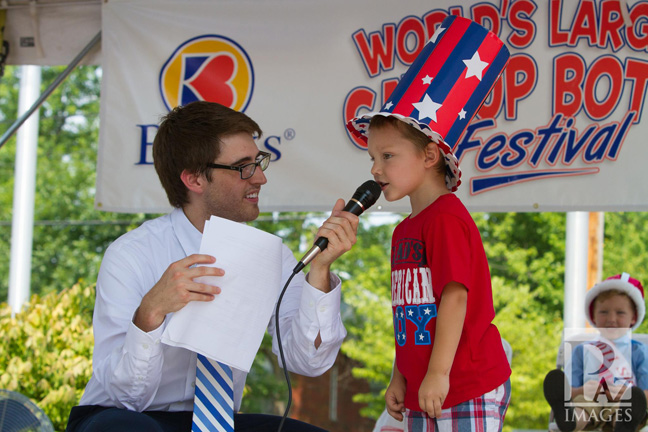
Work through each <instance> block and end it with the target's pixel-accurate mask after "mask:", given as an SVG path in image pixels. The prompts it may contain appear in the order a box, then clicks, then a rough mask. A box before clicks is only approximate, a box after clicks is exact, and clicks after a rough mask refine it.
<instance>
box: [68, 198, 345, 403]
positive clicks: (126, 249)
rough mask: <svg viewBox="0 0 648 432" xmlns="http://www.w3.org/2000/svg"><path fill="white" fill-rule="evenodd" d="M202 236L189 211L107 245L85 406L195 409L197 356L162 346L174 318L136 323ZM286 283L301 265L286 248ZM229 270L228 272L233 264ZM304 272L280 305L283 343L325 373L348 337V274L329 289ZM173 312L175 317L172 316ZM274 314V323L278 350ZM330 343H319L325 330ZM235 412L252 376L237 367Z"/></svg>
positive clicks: (307, 366) (301, 366) (294, 360)
mask: <svg viewBox="0 0 648 432" xmlns="http://www.w3.org/2000/svg"><path fill="white" fill-rule="evenodd" d="M201 238H202V234H201V233H200V231H198V230H197V229H196V228H195V227H194V226H193V225H192V224H191V222H190V221H189V220H188V219H187V217H186V216H185V214H184V212H183V211H182V210H181V209H175V210H174V211H173V212H171V213H170V214H168V215H165V216H162V217H160V218H157V219H155V220H152V221H148V222H146V223H144V224H142V225H141V226H140V227H138V228H137V229H134V230H133V231H130V232H129V233H127V234H124V235H123V236H121V237H120V238H118V239H117V240H116V241H115V242H114V243H113V244H111V245H110V247H109V248H108V249H107V250H106V254H105V255H104V259H103V261H102V263H101V269H100V270H99V276H98V277H97V297H96V301H95V310H94V318H93V320H94V322H93V326H94V337H95V346H94V353H93V373H92V378H90V381H89V382H88V385H87V386H86V389H85V392H84V394H83V397H82V398H81V401H80V402H79V405H101V406H111V407H118V408H126V409H129V410H134V411H145V410H153V411H192V410H193V400H194V386H195V368H196V354H195V353H194V352H192V351H188V350H186V349H183V348H177V347H172V346H169V345H165V344H162V343H160V337H161V335H162V333H163V331H164V328H165V326H166V323H167V322H168V319H167V320H165V322H164V323H163V324H162V325H161V326H160V327H159V328H157V329H155V330H153V331H151V332H149V333H145V332H143V331H142V330H140V329H139V328H138V327H136V326H135V325H134V324H133V321H132V319H133V316H134V313H135V311H136V309H137V308H138V307H139V305H140V303H141V301H142V298H143V297H144V295H145V294H146V293H147V292H148V291H149V290H150V289H151V288H152V287H153V285H155V284H156V283H157V282H158V281H159V280H160V277H161V276H162V274H163V273H164V272H165V271H166V269H167V267H168V266H169V265H170V264H171V263H173V262H175V261H178V260H180V259H182V258H185V257H187V256H189V255H191V254H194V253H198V251H199V248H200V241H201ZM283 248H284V250H283V269H282V272H283V274H282V282H281V284H282V287H283V285H284V284H285V283H286V281H287V280H288V278H289V277H290V275H291V274H292V270H293V268H294V267H295V265H296V264H297V260H296V259H295V258H294V256H293V254H292V253H291V251H290V250H289V249H288V248H287V247H286V246H283ZM225 271H227V269H225ZM305 279H306V278H305V276H304V274H303V273H301V272H300V273H299V274H297V275H296V276H295V277H294V278H293V280H292V282H291V284H290V286H289V288H288V290H287V292H286V294H285V295H284V297H283V299H282V302H281V307H280V325H281V341H282V344H283V348H284V355H285V357H286V362H287V364H288V369H289V370H290V371H292V372H295V373H298V374H301V375H306V376H317V375H321V374H322V373H324V372H325V371H326V370H328V369H329V368H330V367H331V366H332V365H333V363H334V362H335V358H336V356H337V353H338V351H339V349H340V346H341V345H342V341H343V339H344V337H345V336H346V330H345V329H344V325H343V324H342V320H341V318H340V293H341V288H340V279H339V278H338V277H337V276H335V275H333V274H331V288H332V290H331V291H330V292H328V293H323V292H322V291H319V290H318V289H316V288H314V287H312V286H311V285H310V284H309V283H308V282H306V280H305ZM169 316H170V314H169V315H167V318H168V317H169ZM274 323H275V317H274V313H273V315H272V317H271V319H270V322H269V325H268V331H269V333H270V334H271V335H272V338H273V339H272V340H273V342H272V349H273V352H274V353H275V354H276V355H278V352H279V351H278V345H277V340H276V334H275V325H274ZM318 333H319V334H320V335H321V338H322V343H321V345H320V346H319V348H317V349H316V348H315V346H314V341H315V338H316V337H317V334H318ZM233 375H234V409H235V410H238V409H239V408H240V406H241V398H242V396H243V388H244V386H245V379H246V376H247V374H246V373H245V372H243V371H240V370H237V369H233Z"/></svg>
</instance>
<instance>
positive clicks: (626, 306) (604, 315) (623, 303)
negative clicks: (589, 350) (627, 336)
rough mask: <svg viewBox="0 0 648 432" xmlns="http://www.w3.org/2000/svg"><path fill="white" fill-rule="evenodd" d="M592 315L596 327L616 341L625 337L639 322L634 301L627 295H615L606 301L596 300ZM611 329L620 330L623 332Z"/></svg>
mask: <svg viewBox="0 0 648 432" xmlns="http://www.w3.org/2000/svg"><path fill="white" fill-rule="evenodd" d="M592 315H593V317H592V318H593V321H594V324H595V325H596V327H597V328H598V329H599V330H601V333H603V335H604V336H605V337H607V338H609V339H616V338H618V337H620V336H623V334H624V333H625V332H626V331H627V329H629V328H630V327H632V326H633V325H635V323H636V322H637V316H636V313H635V310H634V305H633V303H632V300H630V298H629V297H628V296H625V295H613V296H611V297H608V298H606V299H604V300H601V299H598V298H597V299H595V300H594V312H593V314H592ZM605 329H608V330H605ZM609 329H619V330H622V331H618V330H617V331H613V330H609ZM606 333H607V334H606Z"/></svg>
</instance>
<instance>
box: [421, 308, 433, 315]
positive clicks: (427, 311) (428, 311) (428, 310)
mask: <svg viewBox="0 0 648 432" xmlns="http://www.w3.org/2000/svg"><path fill="white" fill-rule="evenodd" d="M423 310H424V311H425V315H430V312H432V309H430V308H425V309H423Z"/></svg>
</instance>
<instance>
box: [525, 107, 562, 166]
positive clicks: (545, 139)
mask: <svg viewBox="0 0 648 432" xmlns="http://www.w3.org/2000/svg"><path fill="white" fill-rule="evenodd" d="M562 118H563V116H562V114H558V115H556V116H555V117H554V118H553V119H552V120H551V124H550V125H549V126H547V127H546V128H543V129H538V135H539V136H541V137H542V138H541V139H540V142H539V143H538V145H537V146H536V148H535V151H534V152H533V155H532V156H531V159H530V160H529V163H530V164H531V165H532V166H533V167H537V166H538V163H539V162H540V158H541V157H542V153H543V152H544V150H545V147H547V144H549V141H551V138H552V137H553V136H554V135H556V134H559V133H560V132H562V128H561V127H559V126H558V124H559V123H560V121H561V120H562Z"/></svg>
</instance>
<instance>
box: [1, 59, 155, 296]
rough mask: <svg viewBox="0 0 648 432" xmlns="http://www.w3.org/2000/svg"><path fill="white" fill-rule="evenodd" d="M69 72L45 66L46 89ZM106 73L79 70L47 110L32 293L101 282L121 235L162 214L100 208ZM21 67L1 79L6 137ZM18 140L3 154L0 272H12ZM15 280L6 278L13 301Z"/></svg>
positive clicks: (36, 210)
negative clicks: (105, 260) (104, 260)
mask: <svg viewBox="0 0 648 432" xmlns="http://www.w3.org/2000/svg"><path fill="white" fill-rule="evenodd" d="M62 71H63V68H62V67H53V68H43V69H42V86H41V89H42V90H44V89H45V88H46V87H47V86H48V85H49V84H50V83H51V82H52V81H53V80H54V79H55V78H56V77H57V76H58V75H59V74H60V73H61V72H62ZM100 72H101V71H100V69H98V68H96V67H92V66H82V67H78V68H76V69H75V70H74V72H72V74H71V75H70V76H69V77H68V79H67V80H65V81H64V82H63V83H62V84H61V85H60V86H59V87H58V88H57V89H56V90H55V91H54V92H53V93H52V95H51V96H50V97H49V98H48V99H47V101H46V102H45V103H44V104H43V106H42V107H41V108H40V121H39V128H40V130H39V139H38V150H37V152H38V153H37V157H38V161H37V176H36V195H35V208H34V220H35V227H34V242H33V254H32V276H31V289H32V292H34V293H36V294H45V293H48V292H52V291H60V290H61V289H63V288H65V287H70V286H72V285H73V284H75V283H77V282H78V281H79V280H85V281H88V282H93V281H95V280H96V277H97V273H98V271H99V264H100V262H101V257H102V256H103V252H104V251H105V249H106V248H107V247H108V245H109V244H110V243H111V242H112V241H113V240H114V239H116V238H117V237H119V236H120V235H121V234H123V233H125V232H126V231H128V230H129V229H132V228H134V227H135V226H137V225H138V224H140V223H141V222H143V221H144V220H146V219H149V218H151V217H153V216H154V215H142V214H135V215H124V214H116V213H108V212H101V211H98V210H95V209H94V191H95V179H96V162H97V143H98V132H99V86H100V78H101V73H100ZM19 79H20V68H18V67H11V66H9V67H7V68H6V69H5V75H4V76H3V78H2V81H0V133H4V131H5V130H6V129H8V128H9V127H10V126H11V124H12V123H13V122H14V121H15V120H16V118H17V109H18V108H17V101H18V88H19V85H18V84H19ZM15 154H16V138H15V136H14V137H13V138H11V139H10V140H9V141H8V142H7V144H5V145H4V146H3V147H2V148H0V250H1V251H3V252H4V253H3V254H1V256H3V257H4V259H2V260H0V274H3V275H8V274H9V257H10V253H9V251H10V241H11V220H12V207H13V188H14V174H15ZM8 280H9V279H8V277H5V278H3V279H0V298H6V296H7V291H8Z"/></svg>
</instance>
